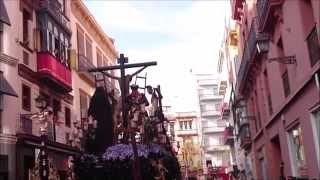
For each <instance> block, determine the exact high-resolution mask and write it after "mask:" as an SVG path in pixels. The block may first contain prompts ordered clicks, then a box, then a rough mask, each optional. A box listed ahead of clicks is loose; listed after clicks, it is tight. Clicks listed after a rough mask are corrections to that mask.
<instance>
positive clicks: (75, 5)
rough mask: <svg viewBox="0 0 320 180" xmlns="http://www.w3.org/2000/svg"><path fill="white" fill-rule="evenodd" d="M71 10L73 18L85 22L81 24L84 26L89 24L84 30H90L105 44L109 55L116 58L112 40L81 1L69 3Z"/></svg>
mask: <svg viewBox="0 0 320 180" xmlns="http://www.w3.org/2000/svg"><path fill="white" fill-rule="evenodd" d="M71 9H72V13H73V14H74V15H75V17H76V18H77V19H78V20H79V21H82V22H83V21H86V22H83V23H85V24H87V23H88V24H89V26H88V27H86V29H89V28H92V29H93V30H94V31H95V33H96V35H97V37H99V39H100V40H101V41H102V43H104V44H105V47H106V48H107V50H108V51H110V52H111V55H112V56H114V57H118V52H117V51H116V49H115V48H114V45H113V42H112V41H113V40H112V39H111V38H110V37H109V36H108V35H107V34H106V33H105V32H104V31H103V29H102V28H101V26H100V25H99V24H98V23H97V21H96V20H95V18H94V17H93V15H92V14H91V13H90V11H89V9H88V8H87V7H86V6H85V5H84V3H83V2H82V1H81V0H73V1H71ZM74 11H78V12H79V13H76V12H74ZM79 16H81V17H79ZM83 25H84V24H83ZM106 54H107V55H108V53H106Z"/></svg>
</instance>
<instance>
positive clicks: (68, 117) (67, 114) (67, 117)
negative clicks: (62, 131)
mask: <svg viewBox="0 0 320 180" xmlns="http://www.w3.org/2000/svg"><path fill="white" fill-rule="evenodd" d="M64 113H65V116H64V117H65V123H66V126H67V127H71V111H70V109H69V108H68V107H65V108H64Z"/></svg>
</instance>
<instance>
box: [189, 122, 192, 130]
mask: <svg viewBox="0 0 320 180" xmlns="http://www.w3.org/2000/svg"><path fill="white" fill-rule="evenodd" d="M188 123H189V129H192V121H188Z"/></svg>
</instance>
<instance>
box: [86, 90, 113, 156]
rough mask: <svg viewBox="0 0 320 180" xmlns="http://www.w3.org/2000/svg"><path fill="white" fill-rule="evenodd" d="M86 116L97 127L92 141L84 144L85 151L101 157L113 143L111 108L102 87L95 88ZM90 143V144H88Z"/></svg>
mask: <svg viewBox="0 0 320 180" xmlns="http://www.w3.org/2000/svg"><path fill="white" fill-rule="evenodd" d="M88 116H89V117H90V116H91V117H92V118H93V120H96V122H97V125H96V127H94V128H95V130H94V133H93V134H94V135H93V138H92V139H88V140H87V141H89V142H86V143H85V144H86V146H85V150H86V151H87V152H88V153H92V154H95V155H101V154H102V153H104V152H105V150H106V148H108V147H109V146H111V145H112V142H113V126H114V125H113V119H112V108H111V105H110V103H109V101H108V97H107V93H106V92H105V90H104V89H103V87H97V89H96V91H95V93H94V95H93V96H92V98H91V100H90V106H89V110H88ZM90 141H91V142H90Z"/></svg>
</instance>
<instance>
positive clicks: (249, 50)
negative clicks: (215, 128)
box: [231, 0, 320, 180]
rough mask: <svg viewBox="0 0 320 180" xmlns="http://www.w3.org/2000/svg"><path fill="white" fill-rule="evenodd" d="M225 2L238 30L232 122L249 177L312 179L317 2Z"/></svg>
mask: <svg viewBox="0 0 320 180" xmlns="http://www.w3.org/2000/svg"><path fill="white" fill-rule="evenodd" d="M231 6H232V17H233V19H235V20H236V21H237V23H238V24H239V27H240V28H239V43H238V48H239V60H240V65H239V70H238V71H237V79H236V86H235V94H236V99H235V103H234V105H235V107H236V110H235V111H236V113H235V115H236V123H238V125H239V130H238V131H239V132H238V136H239V139H240V144H241V148H242V149H244V150H245V151H246V154H247V155H249V156H250V158H251V159H252V162H253V169H254V171H255V173H254V174H255V176H256V177H255V179H264V180H265V179H273V178H279V177H289V176H293V177H308V178H316V177H319V175H320V165H319V162H320V161H319V154H320V153H319V132H320V129H319V122H320V117H319V111H320V110H319V108H320V107H319V105H320V104H319V102H320V101H319V100H320V97H319V94H320V93H319V92H320V90H319V72H320V69H319V68H320V47H319V42H320V41H319V40H320V39H319V23H320V21H319V17H320V15H319V14H320V9H319V7H320V2H319V1H317V0H303V1H290V0H257V1H244V0H232V1H231Z"/></svg>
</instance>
